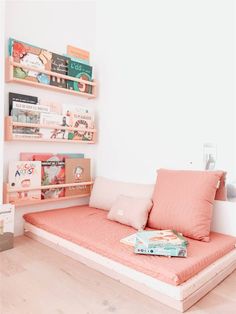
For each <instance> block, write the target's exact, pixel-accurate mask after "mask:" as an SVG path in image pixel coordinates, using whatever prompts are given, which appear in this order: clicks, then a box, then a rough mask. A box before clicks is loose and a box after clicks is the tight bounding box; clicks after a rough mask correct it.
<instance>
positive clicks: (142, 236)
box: [121, 230, 188, 257]
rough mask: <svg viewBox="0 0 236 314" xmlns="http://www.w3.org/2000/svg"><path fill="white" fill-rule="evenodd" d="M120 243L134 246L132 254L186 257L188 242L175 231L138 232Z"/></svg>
mask: <svg viewBox="0 0 236 314" xmlns="http://www.w3.org/2000/svg"><path fill="white" fill-rule="evenodd" d="M121 242H122V243H125V244H128V245H132V246H134V253H136V254H146V255H161V256H169V257H171V256H179V257H187V245H188V241H187V240H186V239H185V238H184V237H183V236H182V234H181V233H178V232H177V231H175V230H154V231H140V232H137V233H136V234H133V235H131V236H129V237H127V238H125V239H122V240H121Z"/></svg>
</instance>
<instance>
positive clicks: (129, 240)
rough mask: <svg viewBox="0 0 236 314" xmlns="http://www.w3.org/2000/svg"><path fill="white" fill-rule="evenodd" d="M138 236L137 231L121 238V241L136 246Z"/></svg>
mask: <svg viewBox="0 0 236 314" xmlns="http://www.w3.org/2000/svg"><path fill="white" fill-rule="evenodd" d="M136 236H137V232H136V233H133V234H131V235H129V236H128V237H125V238H123V239H121V240H120V242H121V243H123V244H126V245H129V246H134V245H135V242H136Z"/></svg>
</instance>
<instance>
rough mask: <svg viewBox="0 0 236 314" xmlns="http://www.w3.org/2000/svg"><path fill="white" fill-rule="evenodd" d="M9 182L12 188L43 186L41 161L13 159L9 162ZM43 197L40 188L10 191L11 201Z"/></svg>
mask: <svg viewBox="0 0 236 314" xmlns="http://www.w3.org/2000/svg"><path fill="white" fill-rule="evenodd" d="M8 182H9V185H10V188H11V189H20V188H34V187H40V186H41V162H40V161H13V162H10V164H9V172H8ZM38 199H41V191H40V190H32V191H22V192H14V193H10V202H17V201H21V200H38Z"/></svg>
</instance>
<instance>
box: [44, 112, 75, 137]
mask: <svg viewBox="0 0 236 314" xmlns="http://www.w3.org/2000/svg"><path fill="white" fill-rule="evenodd" d="M40 124H45V125H55V129H48V128H40V134H41V136H42V138H44V139H65V140H67V139H68V131H67V130H61V129H56V126H63V127H68V126H69V122H68V117H66V116H64V115H59V114H55V113H53V114H52V113H41V116H40Z"/></svg>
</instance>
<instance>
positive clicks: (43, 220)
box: [24, 206, 236, 285]
mask: <svg viewBox="0 0 236 314" xmlns="http://www.w3.org/2000/svg"><path fill="white" fill-rule="evenodd" d="M24 219H25V221H27V222H29V223H30V224H32V225H34V226H36V227H38V228H41V229H43V230H46V231H48V232H49V233H52V234H55V235H57V236H60V237H62V238H64V239H66V240H69V241H71V242H74V243H76V244H78V245H80V246H82V247H84V248H87V249H89V250H92V251H94V252H96V253H98V254H101V255H103V256H105V257H108V258H110V259H112V260H114V261H116V262H119V263H121V264H123V265H126V266H128V267H131V268H133V269H135V270H137V271H140V272H143V273H145V274H147V275H149V276H152V277H154V278H157V279H159V280H162V281H164V282H167V283H169V284H172V285H179V284H181V283H183V282H185V281H186V280H188V279H189V278H191V277H193V276H194V275H196V274H197V273H198V272H200V271H201V270H203V269H204V268H205V267H207V266H208V265H210V264H211V263H213V262H214V261H216V260H217V259H219V258H220V257H223V256H224V255H225V254H227V253H228V252H230V251H231V250H233V249H234V247H235V244H236V238H234V237H231V236H227V235H223V234H219V233H211V241H210V242H208V243H206V242H200V241H196V240H192V239H188V240H189V246H188V257H187V258H178V257H172V258H167V257H159V256H147V255H146V256H145V255H135V254H134V253H133V248H132V247H130V246H127V245H125V244H122V243H120V239H122V238H124V237H126V236H128V235H130V234H133V233H135V230H134V229H133V228H131V227H128V226H125V225H121V224H119V223H117V222H114V221H110V220H108V219H107V212H106V211H103V210H100V209H96V208H91V207H88V206H76V207H70V208H62V209H55V210H48V211H42V212H36V213H29V214H26V215H24Z"/></svg>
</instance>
